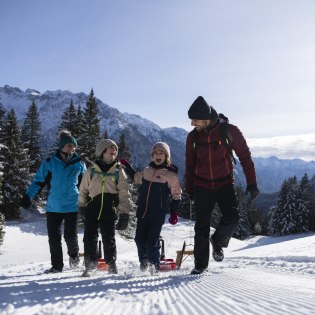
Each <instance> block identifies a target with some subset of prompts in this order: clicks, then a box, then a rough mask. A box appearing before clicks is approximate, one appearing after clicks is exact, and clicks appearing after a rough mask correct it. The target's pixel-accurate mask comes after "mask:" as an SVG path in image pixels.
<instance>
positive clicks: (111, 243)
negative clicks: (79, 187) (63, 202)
mask: <svg viewBox="0 0 315 315" xmlns="http://www.w3.org/2000/svg"><path fill="white" fill-rule="evenodd" d="M98 216H99V209H97V208H96V207H95V208H92V207H89V208H88V209H87V211H86V214H85V222H84V236H83V242H84V261H85V267H87V268H89V267H91V268H94V267H96V265H97V259H98V252H97V241H98V228H100V231H101V236H102V242H103V250H104V258H105V261H106V263H107V264H110V263H113V262H115V261H116V257H117V251H116V239H115V221H116V218H117V216H116V212H115V209H114V208H104V209H103V210H102V213H101V217H100V218H99V219H98Z"/></svg>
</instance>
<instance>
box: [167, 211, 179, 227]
mask: <svg viewBox="0 0 315 315" xmlns="http://www.w3.org/2000/svg"><path fill="white" fill-rule="evenodd" d="M168 222H169V223H170V224H172V225H175V224H176V223H177V222H178V214H177V211H175V212H173V213H171V215H170V217H169V219H168Z"/></svg>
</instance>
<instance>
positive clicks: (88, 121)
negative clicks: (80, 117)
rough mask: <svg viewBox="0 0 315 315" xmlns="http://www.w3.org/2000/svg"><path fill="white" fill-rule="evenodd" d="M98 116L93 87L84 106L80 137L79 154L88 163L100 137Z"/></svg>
mask: <svg viewBox="0 0 315 315" xmlns="http://www.w3.org/2000/svg"><path fill="white" fill-rule="evenodd" d="M99 122H100V120H99V118H98V106H97V102H96V99H95V96H94V92H93V89H92V90H91V92H90V94H89V97H88V99H87V101H86V107H85V108H84V130H83V132H82V135H81V137H80V154H81V156H82V158H83V159H84V160H85V162H87V165H89V164H90V163H89V160H93V159H94V158H95V146H96V143H97V141H98V140H99V138H100V125H99Z"/></svg>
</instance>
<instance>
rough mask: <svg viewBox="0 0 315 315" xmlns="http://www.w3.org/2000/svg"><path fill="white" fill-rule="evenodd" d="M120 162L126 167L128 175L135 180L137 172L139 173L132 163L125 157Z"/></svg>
mask: <svg viewBox="0 0 315 315" xmlns="http://www.w3.org/2000/svg"><path fill="white" fill-rule="evenodd" d="M119 162H120V163H121V164H122V165H123V166H124V167H125V171H126V173H127V175H128V176H129V177H130V178H131V179H132V180H133V178H134V176H135V174H136V173H137V172H136V171H135V169H134V168H133V167H132V165H131V164H130V163H129V162H128V161H127V160H125V159H120V160H119Z"/></svg>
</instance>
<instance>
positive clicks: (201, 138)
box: [186, 123, 256, 196]
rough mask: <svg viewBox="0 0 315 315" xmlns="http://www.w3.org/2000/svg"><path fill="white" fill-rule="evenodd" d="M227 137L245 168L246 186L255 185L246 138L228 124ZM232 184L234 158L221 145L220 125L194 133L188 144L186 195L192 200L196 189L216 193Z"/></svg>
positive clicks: (252, 164) (188, 138) (190, 136)
mask: <svg viewBox="0 0 315 315" xmlns="http://www.w3.org/2000/svg"><path fill="white" fill-rule="evenodd" d="M194 134H196V136H194ZM227 134H228V138H229V141H230V144H231V148H232V150H233V151H234V152H235V153H236V155H237V157H238V159H239V161H240V163H241V165H242V167H243V172H244V174H245V177H246V182H247V185H250V184H256V172H255V167H254V163H253V161H252V158H251V153H250V151H249V148H248V146H247V144H246V141H245V139H244V136H243V134H242V133H241V131H240V130H239V129H238V128H237V127H236V126H234V125H231V124H229V123H228V124H227ZM194 144H195V145H194ZM233 181H234V179H233V163H232V160H231V154H230V153H229V152H228V151H227V148H226V146H225V145H224V143H223V142H222V139H221V136H220V124H219V123H218V124H217V125H216V126H215V127H213V128H211V129H210V130H208V129H205V130H203V131H201V132H196V131H195V130H193V131H191V132H190V133H189V134H188V136H187V141H186V189H187V193H188V194H189V195H191V196H192V195H193V191H194V188H197V187H198V188H204V189H216V188H218V187H222V186H224V185H226V184H228V183H232V182H233Z"/></svg>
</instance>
